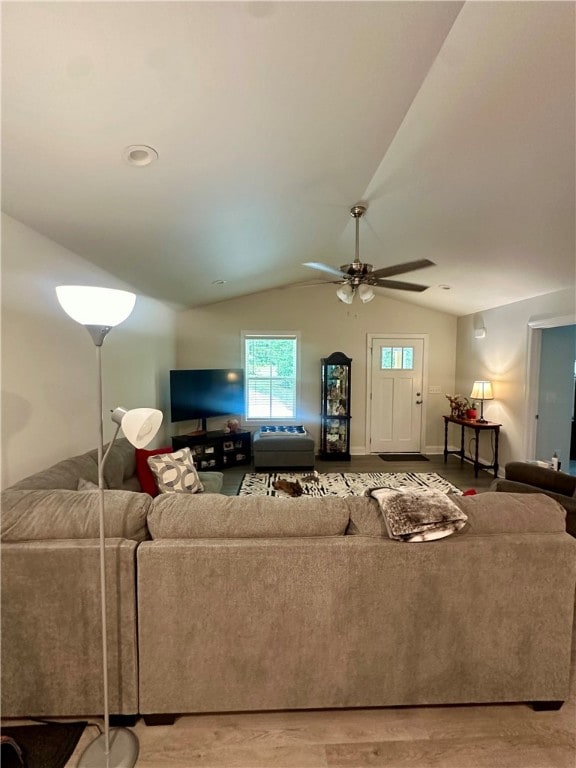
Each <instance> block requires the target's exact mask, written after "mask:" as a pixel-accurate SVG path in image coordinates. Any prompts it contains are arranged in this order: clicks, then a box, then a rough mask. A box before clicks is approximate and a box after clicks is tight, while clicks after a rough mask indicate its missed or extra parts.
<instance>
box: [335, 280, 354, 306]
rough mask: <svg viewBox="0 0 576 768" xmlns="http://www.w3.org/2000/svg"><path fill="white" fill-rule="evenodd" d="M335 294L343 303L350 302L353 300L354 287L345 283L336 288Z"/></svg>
mask: <svg viewBox="0 0 576 768" xmlns="http://www.w3.org/2000/svg"><path fill="white" fill-rule="evenodd" d="M336 296H338V298H339V299H340V301H343V302H344V304H352V301H353V300H354V289H353V288H352V286H351V285H349V284H348V283H346V284H345V285H341V286H340V288H338V290H337V291H336Z"/></svg>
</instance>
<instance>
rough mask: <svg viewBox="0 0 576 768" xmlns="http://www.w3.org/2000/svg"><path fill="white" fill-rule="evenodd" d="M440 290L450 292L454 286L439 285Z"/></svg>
mask: <svg viewBox="0 0 576 768" xmlns="http://www.w3.org/2000/svg"><path fill="white" fill-rule="evenodd" d="M438 288H442V290H443V291H449V290H450V289H451V288H452V286H451V285H442V284H441V285H439V286H438Z"/></svg>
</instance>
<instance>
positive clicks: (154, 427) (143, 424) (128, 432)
mask: <svg viewBox="0 0 576 768" xmlns="http://www.w3.org/2000/svg"><path fill="white" fill-rule="evenodd" d="M162 419H163V414H162V411H158V410H156V409H155V408H133V409H132V410H131V411H127V410H126V409H125V408H115V409H114V411H113V412H112V421H114V422H115V423H116V424H118V425H120V426H121V427H122V431H123V432H124V434H125V436H126V437H127V438H128V440H129V441H130V442H131V443H132V445H133V446H134V447H135V448H144V446H145V445H148V443H149V442H150V441H151V440H153V439H154V437H155V436H156V433H157V432H158V430H159V429H160V425H161V424H162Z"/></svg>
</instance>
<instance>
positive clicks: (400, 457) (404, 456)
mask: <svg viewBox="0 0 576 768" xmlns="http://www.w3.org/2000/svg"><path fill="white" fill-rule="evenodd" d="M378 456H380V458H381V459H384V461H430V459H427V458H426V456H422V454H421V453H379V454H378Z"/></svg>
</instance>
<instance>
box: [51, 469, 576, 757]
mask: <svg viewBox="0 0 576 768" xmlns="http://www.w3.org/2000/svg"><path fill="white" fill-rule="evenodd" d="M316 469H318V471H320V472H346V471H348V472H369V471H377V472H385V471H391V472H438V473H439V474H441V475H442V476H443V477H445V478H446V479H447V480H449V481H450V482H451V483H453V484H454V485H456V486H457V487H459V488H460V489H462V490H466V489H468V488H476V489H477V490H478V491H486V490H488V489H489V487H490V484H491V483H492V480H493V477H492V474H489V473H486V472H480V476H479V477H478V478H474V472H473V469H472V467H471V466H470V465H469V464H467V463H464V465H463V466H461V465H460V461H459V459H457V458H455V457H450V458H449V459H448V463H447V464H446V465H444V463H443V460H442V458H441V457H432V460H431V461H430V462H412V463H410V464H407V463H400V462H394V463H386V462H384V461H382V460H381V459H379V458H378V457H377V456H354V457H353V458H352V461H351V462H345V463H342V464H340V463H335V462H317V464H316ZM245 471H253V470H251V468H250V467H244V468H242V470H240V469H236V470H227V472H226V485H225V492H226V493H229V494H235V493H236V492H237V489H238V486H239V484H240V482H241V479H242V476H243V474H244V472H245ZM572 668H573V679H572V685H571V693H570V697H569V700H568V701H566V703H565V704H564V706H563V707H562V709H561V710H560V711H558V712H534V711H533V710H532V708H531V707H530V706H528V705H527V704H507V705H494V706H492V705H482V706H450V707H398V708H394V707H390V708H383V709H353V710H323V711H318V710H313V711H298V712H255V713H242V714H212V715H186V716H182V717H180V718H178V719H177V720H176V723H175V724H174V725H172V726H155V727H148V726H146V725H145V724H144V722H143V721H142V720H139V721H138V723H137V724H136V726H135V728H134V731H135V733H136V734H137V736H138V738H139V740H140V755H139V759H138V763H137V765H138V766H139V768H324V767H331V768H367V767H368V766H382V767H384V766H385V767H386V768H575V766H576V744H575V738H576V682H575V679H574V670H575V668H576V655H573V659H572ZM96 735H97V730H96V727H95V726H89V727H88V728H87V729H86V730H85V732H84V734H83V736H82V738H81V740H80V743H79V744H78V747H77V748H76V751H75V752H74V754H73V756H72V757H71V759H70V760H69V762H68V763H67V765H66V768H73V766H76V764H77V760H78V757H79V755H80V754H81V753H82V751H83V749H84V748H85V747H86V745H87V744H88V743H89V742H90V741H91V740H92V738H94V737H95V736H96Z"/></svg>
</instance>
